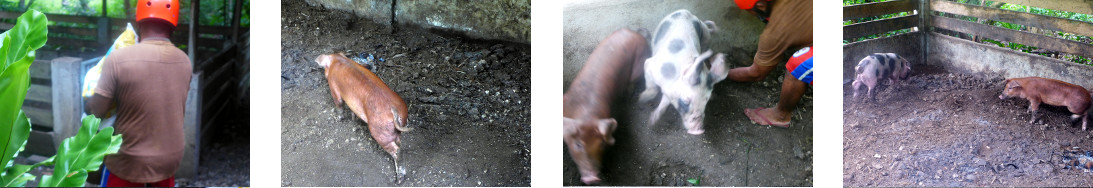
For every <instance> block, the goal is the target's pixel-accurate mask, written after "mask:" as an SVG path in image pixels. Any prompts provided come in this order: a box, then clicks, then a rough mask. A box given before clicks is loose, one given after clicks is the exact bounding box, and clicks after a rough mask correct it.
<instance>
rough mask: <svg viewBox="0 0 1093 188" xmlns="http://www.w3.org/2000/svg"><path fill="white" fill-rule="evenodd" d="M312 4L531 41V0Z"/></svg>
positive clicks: (324, 0)
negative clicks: (392, 12)
mask: <svg viewBox="0 0 1093 188" xmlns="http://www.w3.org/2000/svg"><path fill="white" fill-rule="evenodd" d="M307 2H308V4H311V5H312V6H323V7H326V8H329V9H336V10H345V11H351V12H353V13H354V14H357V15H358V16H361V17H364V18H367V19H371V20H373V21H375V22H376V23H382V24H390V22H391V17H392V14H391V11H392V8H391V4H394V5H395V7H394V13H395V14H394V17H395V22H396V23H397V24H399V25H413V26H418V27H425V28H432V29H441V30H445V31H450V32H454V33H459V34H463V35H466V36H468V37H471V38H477V39H487V40H504V41H511V42H519V43H525V44H530V43H531V1H530V0H497V1H466V0H458V1H422V0H307Z"/></svg>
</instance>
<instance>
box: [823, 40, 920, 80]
mask: <svg viewBox="0 0 1093 188" xmlns="http://www.w3.org/2000/svg"><path fill="white" fill-rule="evenodd" d="M923 33H924V32H914V33H907V34H901V35H896V36H893V37H888V38H880V39H872V40H866V41H860V42H855V43H851V44H847V45H844V46H843V84H848V83H850V82H851V81H853V80H854V66H857V65H858V61H861V59H862V58H865V56H869V55H870V54H873V53H896V54H899V55H900V56H901V57H903V58H906V59H907V61H910V62H911V68H912V69H914V65H918V64H926V62H925V60H926V58H923V57H922V50H921V49H922V36H923Z"/></svg>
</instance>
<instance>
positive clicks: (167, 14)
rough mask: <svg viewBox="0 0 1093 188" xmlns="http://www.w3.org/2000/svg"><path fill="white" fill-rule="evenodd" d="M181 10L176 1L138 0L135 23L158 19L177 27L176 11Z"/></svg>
mask: <svg viewBox="0 0 1093 188" xmlns="http://www.w3.org/2000/svg"><path fill="white" fill-rule="evenodd" d="M181 8H182V5H180V4H179V3H178V0H140V1H138V2H137V22H141V21H144V20H145V19H148V18H158V19H162V20H164V21H167V22H169V23H171V26H176V27H177V26H178V9H181Z"/></svg>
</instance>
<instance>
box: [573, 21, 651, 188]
mask: <svg viewBox="0 0 1093 188" xmlns="http://www.w3.org/2000/svg"><path fill="white" fill-rule="evenodd" d="M649 54H650V50H649V44H648V43H646V41H645V38H644V37H642V35H640V34H638V33H636V32H634V31H631V30H629V29H619V30H618V31H615V32H614V33H612V34H611V35H610V36H608V37H607V38H605V39H603V40H602V41H600V44H599V45H597V46H596V49H595V50H593V51H592V54H590V55H589V56H588V60H586V61H585V64H584V67H582V68H581V70H580V72H578V73H577V77H576V78H574V79H573V83H571V84H570V86H569V91H567V92H566V93H565V96H564V97H563V100H564V103H563V104H562V108H563V110H564V112H563V116H564V121H563V122H564V125H563V126H564V128H563V137H562V138H563V140H564V141H565V144H566V146H567V147H568V148H569V155H570V157H572V158H573V161H574V162H575V163H577V167H578V168H579V169H580V173H581V182H584V183H585V184H596V183H598V182H599V181H600V178H599V172H600V165H601V164H600V162H601V159H602V157H603V151H604V149H605V148H606V147H607V146H608V145H612V144H614V142H615V139H614V138H613V137H611V134H612V133H613V132H614V131H615V126H616V124H617V122H616V121H615V119H614V118H611V117H610V112H611V109H610V106H611V103H612V100H613V99H614V98H615V97H616V96H617V95H619V94H620V93H623V92H621V91H622V90H626V89H627V88H629V87H628V86H629V85H630V82H631V81H634V80H636V79H637V78H638V76H639V75H641V71H642V70H641V68H642V62H644V61H645V59H646V58H648V57H649Z"/></svg>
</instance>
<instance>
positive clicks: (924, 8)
mask: <svg viewBox="0 0 1093 188" xmlns="http://www.w3.org/2000/svg"><path fill="white" fill-rule="evenodd" d="M919 1H920V3H919V5H918V14H919V19H918V33H919V34H918V35H919V37H918V38H919V40H920V43H919V44H920V45H921V46H919V49H920V50H919V51H921V52H922V59H921V62H923V64H927V63H928V61H929V59H930V58H929V57H930V56H929V55H930V46H929V45H930V40H929V39H928V38H929V37H930V35H929V33H930V30H931V29H930V16H931V15H930V12H932V11H931V10H930V1H931V0H919Z"/></svg>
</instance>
